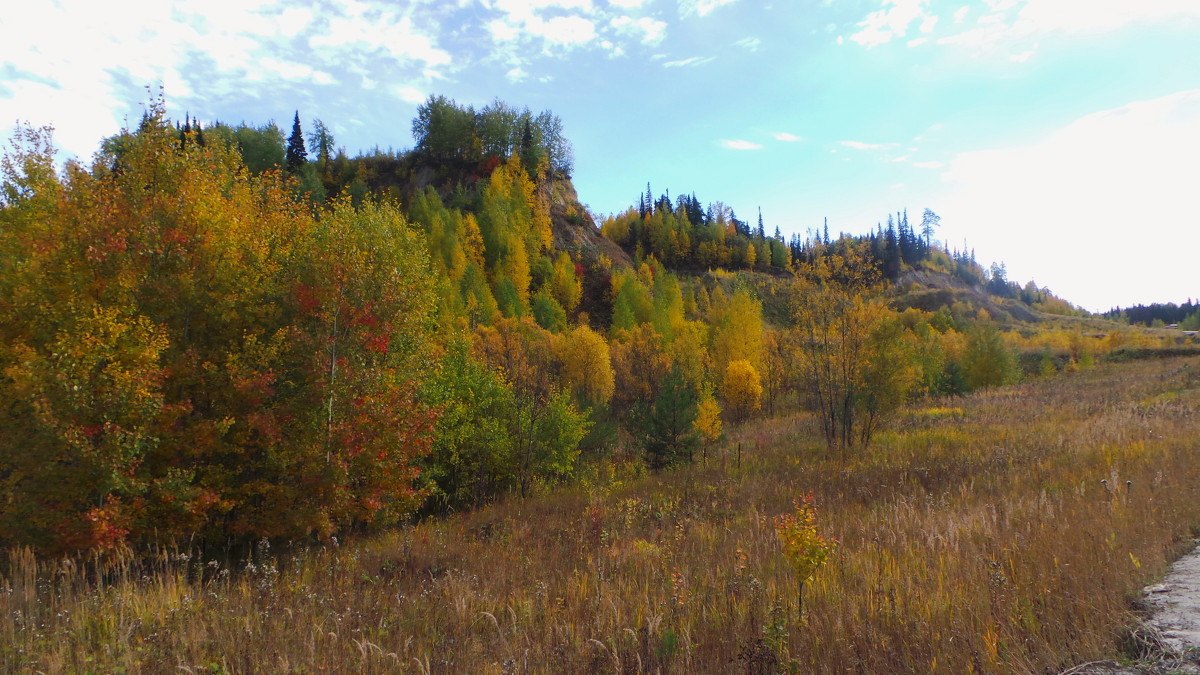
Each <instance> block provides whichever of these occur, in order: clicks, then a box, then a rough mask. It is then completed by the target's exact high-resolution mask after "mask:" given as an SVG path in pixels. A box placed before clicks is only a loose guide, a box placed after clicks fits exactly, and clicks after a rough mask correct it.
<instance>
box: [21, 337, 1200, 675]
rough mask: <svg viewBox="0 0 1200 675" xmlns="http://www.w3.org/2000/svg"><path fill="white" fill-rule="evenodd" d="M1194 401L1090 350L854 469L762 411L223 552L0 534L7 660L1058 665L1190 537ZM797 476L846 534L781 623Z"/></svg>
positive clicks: (1102, 637) (82, 663) (824, 668)
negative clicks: (544, 482) (645, 463)
mask: <svg viewBox="0 0 1200 675" xmlns="http://www.w3.org/2000/svg"><path fill="white" fill-rule="evenodd" d="M1198 404H1200V360H1198V359H1196V358H1190V359H1165V360H1157V359H1156V360H1150V361H1140V362H1134V363H1125V364H1113V365H1104V366H1100V367H1097V368H1094V369H1088V370H1084V371H1082V372H1079V373H1076V374H1072V375H1064V376H1060V377H1058V378H1055V379H1053V380H1042V381H1035V382H1031V383H1028V384H1024V385H1020V386H1017V387H1011V388H1005V389H999V390H993V391H987V392H982V393H980V394H977V395H975V396H971V397H968V398H965V399H962V400H959V401H955V402H953V403H952V405H956V406H959V408H958V409H925V410H921V409H914V410H911V411H908V412H906V413H905V415H904V416H903V417H902V418H901V419H900V420H898V423H897V424H896V425H895V428H894V430H892V431H888V432H885V433H883V434H881V435H880V437H879V438H878V441H877V443H876V444H875V445H874V446H873V447H872V449H871V450H870V451H869V452H866V453H858V454H856V455H853V456H852V457H851V458H850V460H849V462H848V463H847V464H843V463H842V460H841V458H840V457H836V456H826V455H825V454H824V452H823V450H822V449H821V448H820V447H819V446H818V445H817V444H816V443H815V442H814V440H813V437H812V435H811V434H810V433H809V423H808V422H807V421H806V420H805V419H804V418H802V417H792V418H784V419H776V420H764V421H759V422H754V423H752V424H751V425H749V426H747V427H745V428H743V429H741V430H739V431H738V432H736V433H735V434H734V437H733V438H731V439H730V444H729V445H728V446H727V447H726V448H725V449H724V450H723V451H722V452H718V453H715V456H714V457H713V458H711V459H710V461H709V462H708V465H707V466H696V467H691V468H687V469H684V470H681V471H678V472H675V473H671V474H666V475H663V476H660V477H643V478H629V479H627V480H625V481H623V482H622V481H621V480H616V479H614V477H613V476H611V475H610V476H608V477H607V479H605V480H600V479H596V480H593V481H590V482H589V483H588V484H587V485H585V486H583V487H580V488H575V489H571V490H565V491H560V492H557V493H555V494H553V495H549V496H544V497H540V498H535V499H529V500H525V501H511V502H507V503H504V504H500V505H497V506H495V507H492V508H487V509H484V510H481V511H479V512H476V513H472V514H469V515H465V516H461V517H454V518H450V519H446V520H444V521H440V522H432V523H427V524H424V525H421V526H419V527H415V528H412V529H409V530H404V531H400V532H397V533H394V534H390V535H387V536H384V537H381V538H377V539H374V540H370V541H362V542H355V543H352V544H347V545H345V546H343V547H342V548H340V549H331V550H325V551H320V552H312V553H306V554H294V555H292V554H284V555H282V556H279V557H278V558H274V557H273V556H264V557H263V560H266V561H268V562H266V564H259V565H254V566H248V567H246V566H243V565H239V566H238V567H237V568H236V569H235V570H233V573H232V574H230V573H228V571H225V570H220V569H216V568H214V567H213V566H211V565H209V566H201V565H199V564H198V563H195V562H194V561H186V560H168V559H167V557H166V556H164V557H163V558H162V559H160V560H159V561H157V562H156V563H153V564H146V563H142V564H139V565H133V564H126V565H120V564H117V565H112V566H110V567H109V568H108V570H107V572H108V576H107V578H106V579H105V580H103V582H102V583H97V578H96V577H95V575H94V573H93V574H90V575H89V573H87V572H84V571H82V570H83V566H76V565H75V564H74V563H69V562H68V563H55V562H43V563H41V564H40V565H38V564H36V563H34V562H32V561H31V560H30V559H29V557H28V555H27V554H25V553H22V552H11V554H10V558H11V563H10V565H8V566H7V569H6V570H5V572H4V574H5V575H6V576H5V577H4V578H3V579H0V589H3V591H4V592H0V671H4V672H10V671H21V670H30V671H32V670H34V669H36V670H40V671H43V672H64V671H65V672H81V671H89V670H90V671H102V672H108V671H119V670H125V671H129V672H138V671H142V672H168V671H169V672H186V671H188V670H190V671H192V672H210V671H222V670H223V671H230V672H288V671H296V672H316V671H339V672H396V671H397V670H400V671H408V672H473V673H474V672H480V673H485V672H495V673H499V672H556V673H559V672H606V671H622V672H637V671H654V670H656V669H660V668H661V669H662V670H663V671H664V672H689V673H690V672H737V671H750V672H770V671H772V670H786V669H787V668H788V666H789V663H790V664H791V665H792V666H793V667H795V668H796V669H797V670H798V671H799V672H807V673H821V672H831V673H832V672H903V671H908V672H922V673H924V672H947V673H966V672H1057V671H1058V670H1061V669H1062V668H1064V667H1067V666H1070V665H1072V664H1074V663H1079V662H1082V661H1086V660H1089V659H1091V658H1094V657H1099V656H1104V655H1111V654H1113V653H1115V652H1116V651H1117V650H1118V649H1119V648H1120V640H1121V639H1122V636H1123V635H1124V632H1125V628H1126V627H1127V626H1129V625H1130V623H1131V622H1132V621H1133V618H1134V617H1133V613H1132V610H1131V599H1133V598H1135V597H1136V596H1137V592H1138V589H1139V588H1140V587H1141V586H1142V585H1144V584H1145V583H1147V582H1148V581H1150V580H1151V579H1152V578H1154V577H1155V576H1156V575H1159V574H1160V573H1161V572H1162V571H1163V570H1164V569H1165V565H1166V563H1167V562H1168V561H1169V560H1171V559H1172V558H1173V557H1174V556H1176V555H1177V554H1178V553H1179V552H1180V551H1181V550H1183V548H1184V547H1185V546H1186V545H1189V544H1190V541H1191V539H1190V537H1191V528H1192V527H1194V526H1196V525H1197V524H1200V455H1198V454H1197V447H1196V445H1195V441H1194V439H1195V438H1197V432H1198V431H1200V429H1198V427H1200V416H1198V415H1197V414H1196V410H1197V409H1198V408H1200V405H1198ZM738 443H740V444H741V446H742V448H743V453H742V455H743V457H742V461H741V462H740V467H739V465H738V464H739V463H738V462H737V461H736V459H735V456H736V451H735V450H733V448H735V447H736V446H737V444H738ZM1102 479H1103V480H1105V481H1107V483H1106V484H1105V483H1102V482H1101V480H1102ZM1126 481H1131V487H1127V484H1126ZM808 491H812V492H813V493H815V495H816V499H817V505H818V509H819V518H820V520H819V526H820V528H821V530H822V532H824V533H827V534H831V535H833V536H836V537H838V538H839V539H840V540H841V547H840V549H839V551H838V552H837V553H836V554H835V556H834V558H833V560H832V561H831V563H830V564H829V565H828V566H827V567H825V568H823V569H821V570H820V571H819V572H818V573H817V576H816V579H815V580H814V582H813V583H812V584H810V586H809V588H808V590H807V591H806V592H805V596H804V598H805V602H804V616H803V618H799V617H798V616H797V607H796V598H797V596H798V585H797V582H796V580H795V579H794V578H792V576H791V575H790V574H789V571H788V567H787V564H786V561H785V560H784V559H783V556H782V555H781V554H780V552H779V549H778V544H777V539H776V536H775V531H774V527H773V520H772V519H773V517H774V516H775V515H777V514H780V513H782V512H784V511H785V510H787V509H788V508H789V506H790V504H791V501H792V499H793V498H794V497H796V496H798V495H800V494H801V493H804V492H808ZM272 560H274V562H271V561H272ZM201 570H204V571H203V573H202V572H201ZM180 669H182V670H180Z"/></svg>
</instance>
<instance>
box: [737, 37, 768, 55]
mask: <svg viewBox="0 0 1200 675" xmlns="http://www.w3.org/2000/svg"><path fill="white" fill-rule="evenodd" d="M733 45H734V46H735V47H741V48H742V49H746V50H749V51H752V52H756V51H758V48H759V47H761V46H762V40H760V39H758V38H756V37H746V38H742V39H741V40H738V41H737V42H735V43H733Z"/></svg>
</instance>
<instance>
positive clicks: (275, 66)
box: [249, 56, 333, 84]
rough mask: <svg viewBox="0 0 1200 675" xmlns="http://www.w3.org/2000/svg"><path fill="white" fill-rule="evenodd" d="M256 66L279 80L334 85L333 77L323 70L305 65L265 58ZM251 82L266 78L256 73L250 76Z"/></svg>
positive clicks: (259, 60) (256, 61)
mask: <svg viewBox="0 0 1200 675" xmlns="http://www.w3.org/2000/svg"><path fill="white" fill-rule="evenodd" d="M254 65H255V66H258V67H260V68H262V69H263V70H265V71H268V72H269V73H270V74H273V75H275V76H276V77H278V78H281V79H284V80H288V81H289V82H304V81H311V82H314V83H316V84H332V83H333V76H331V75H330V74H329V73H326V72H324V71H321V70H316V69H314V68H312V67H310V66H307V65H305V64H303V63H293V62H290V61H281V60H279V59H277V58H274V57H272V56H263V57H260V58H258V59H256V60H255V61H254ZM249 79H250V80H251V81H262V80H263V79H264V78H263V77H262V75H261V74H257V73H254V72H253V71H252V72H251V73H250V75H249Z"/></svg>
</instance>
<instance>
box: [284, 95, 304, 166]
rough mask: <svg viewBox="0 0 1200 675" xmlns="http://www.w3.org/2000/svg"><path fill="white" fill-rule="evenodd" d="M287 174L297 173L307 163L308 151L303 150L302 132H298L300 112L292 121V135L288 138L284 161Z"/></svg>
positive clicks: (297, 112)
mask: <svg viewBox="0 0 1200 675" xmlns="http://www.w3.org/2000/svg"><path fill="white" fill-rule="evenodd" d="M284 161H285V162H286V164H287V170H288V173H293V174H294V173H298V172H299V171H300V169H301V168H302V167H303V166H304V165H305V164H306V163H307V162H308V151H307V150H305V149H304V132H303V131H301V130H300V111H299V110H297V111H296V116H295V118H293V120H292V135H291V136H288V140H287V153H286V158H285V160H284Z"/></svg>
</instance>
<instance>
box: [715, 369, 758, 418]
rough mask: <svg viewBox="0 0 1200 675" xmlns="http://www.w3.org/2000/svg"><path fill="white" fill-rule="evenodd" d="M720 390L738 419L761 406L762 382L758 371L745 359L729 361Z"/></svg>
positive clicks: (745, 416) (747, 415)
mask: <svg viewBox="0 0 1200 675" xmlns="http://www.w3.org/2000/svg"><path fill="white" fill-rule="evenodd" d="M721 391H722V394H723V395H724V397H725V402H726V403H728V404H729V408H730V409H731V410H732V411H733V413H734V416H735V417H736V418H737V419H738V420H744V419H746V418H747V417H749V416H750V415H751V414H752V413H753V412H754V411H756V410H758V409H759V408H761V407H762V393H763V389H762V383H761V382H760V381H759V377H758V371H757V370H756V369H755V368H754V365H753V364H751V363H750V362H749V361H747V360H746V359H738V360H737V361H730V362H729V365H728V366H726V368H725V379H724V381H723V384H722V389H721Z"/></svg>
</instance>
